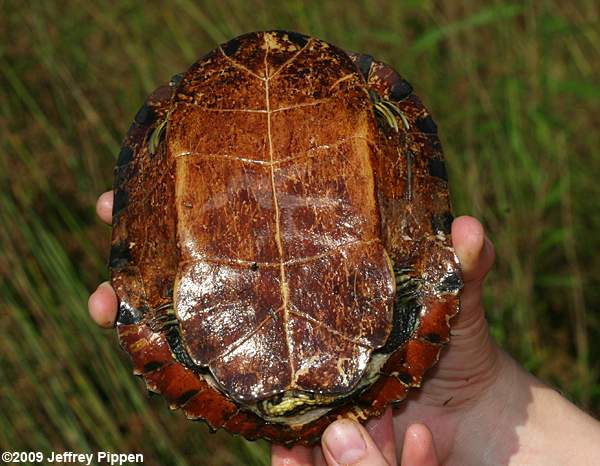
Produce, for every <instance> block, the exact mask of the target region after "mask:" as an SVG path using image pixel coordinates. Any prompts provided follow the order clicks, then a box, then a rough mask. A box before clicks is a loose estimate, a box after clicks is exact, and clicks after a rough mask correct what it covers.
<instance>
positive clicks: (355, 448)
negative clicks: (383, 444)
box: [321, 419, 395, 466]
mask: <svg viewBox="0 0 600 466" xmlns="http://www.w3.org/2000/svg"><path fill="white" fill-rule="evenodd" d="M389 428H390V429H391V428H392V426H391V424H390V426H389ZM321 445H322V448H323V456H324V457H325V460H326V461H327V464H328V465H329V466H338V465H339V466H341V465H356V466H363V465H364V466H366V465H369V466H388V465H389V464H395V461H394V462H393V463H389V462H388V461H387V459H386V458H385V456H384V455H383V453H382V452H381V450H379V448H377V445H376V444H375V442H374V441H373V439H372V438H371V436H370V435H369V433H368V432H367V430H366V429H365V428H364V427H363V426H361V425H360V424H359V423H358V422H354V421H351V420H349V419H341V420H339V421H335V422H334V423H333V424H330V425H329V427H327V429H326V430H325V432H324V433H323V438H322V439H321Z"/></svg>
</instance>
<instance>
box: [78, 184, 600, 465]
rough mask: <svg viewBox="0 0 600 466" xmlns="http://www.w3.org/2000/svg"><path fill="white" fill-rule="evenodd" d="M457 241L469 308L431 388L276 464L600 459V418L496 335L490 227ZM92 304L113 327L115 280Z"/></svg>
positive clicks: (460, 233)
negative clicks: (485, 289) (485, 302)
mask: <svg viewBox="0 0 600 466" xmlns="http://www.w3.org/2000/svg"><path fill="white" fill-rule="evenodd" d="M112 202H113V195H112V192H110V191H109V192H106V193H104V194H102V195H101V196H100V198H99V199H98V203H97V205H96V208H97V212H98V216H99V217H100V218H101V219H102V220H103V221H104V222H106V223H110V220H111V212H112ZM452 241H453V245H454V248H455V250H456V254H457V255H458V258H459V260H460V263H461V267H462V271H463V279H464V282H465V286H464V289H463V291H462V295H461V312H460V314H459V316H458V317H457V318H455V320H454V322H453V326H452V339H451V342H450V344H449V345H448V348H447V349H446V350H445V352H444V354H443V356H442V358H441V360H440V362H439V364H438V365H437V366H436V368H435V369H433V370H432V371H431V372H430V373H429V374H428V375H427V379H426V381H425V383H424V384H423V387H422V388H421V389H419V390H415V391H413V392H412V393H411V394H410V396H409V400H407V402H405V403H403V404H402V406H401V407H400V408H399V409H397V410H395V411H394V413H392V411H391V409H388V410H387V412H386V413H385V414H384V415H383V416H381V417H380V418H377V419H372V420H370V421H369V422H367V424H366V425H365V426H361V425H360V424H358V423H355V422H352V421H349V420H341V421H336V422H334V423H333V424H331V425H330V426H329V427H328V428H327V429H326V431H325V432H324V434H323V438H322V440H321V445H320V446H318V447H314V448H306V447H302V446H297V447H294V448H292V449H288V448H285V447H281V446H277V445H274V446H273V447H272V449H271V461H272V464H273V466H283V465H286V466H300V465H302V466H308V465H329V466H337V465H344V464H352V465H369V466H383V465H395V464H400V465H401V466H436V465H439V464H444V465H461V466H468V465H529V466H531V465H561V466H564V465H578V466H582V465H594V464H600V423H599V422H598V421H596V420H594V419H593V418H592V417H590V416H588V415H587V414H586V413H584V412H583V411H582V410H580V409H578V408H577V407H576V406H575V405H573V404H571V403H570V402H569V401H567V400H566V399H565V398H563V397H562V396H560V395H559V394H558V393H557V392H556V391H554V390H552V389H551V388H549V387H547V386H545V385H544V384H542V383H541V382H540V381H539V380H537V379H536V378H535V377H533V376H532V375H530V374H528V373H527V372H525V371H524V370H523V369H522V368H521V367H519V365H518V364H517V363H516V362H515V361H514V360H513V359H512V358H510V356H508V355H506V354H505V353H504V352H502V351H501V350H500V349H499V348H498V347H497V346H496V345H495V344H494V342H493V341H492V339H491V337H490V334H489V330H488V326H487V322H486V319H485V314H484V311H483V306H482V304H481V290H482V284H483V281H484V279H485V277H486V275H487V273H488V272H489V270H490V268H491V267H492V265H493V263H494V248H493V245H492V243H491V242H490V241H489V240H488V239H487V238H486V236H485V233H484V230H483V227H482V226H481V224H480V223H479V222H478V221H477V220H476V219H474V218H472V217H467V216H463V217H459V218H457V219H455V220H454V223H453V224H452ZM89 311H90V315H91V317H92V319H93V320H94V321H95V322H96V323H97V324H98V325H100V326H102V327H105V328H111V327H113V326H114V322H115V318H116V313H117V298H116V295H115V293H114V291H113V289H112V288H111V286H110V285H109V284H108V283H106V282H105V283H102V284H101V285H100V286H99V287H98V289H97V290H96V291H94V293H93V294H92V295H91V296H90V299H89Z"/></svg>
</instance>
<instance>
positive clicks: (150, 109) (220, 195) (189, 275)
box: [109, 31, 462, 445]
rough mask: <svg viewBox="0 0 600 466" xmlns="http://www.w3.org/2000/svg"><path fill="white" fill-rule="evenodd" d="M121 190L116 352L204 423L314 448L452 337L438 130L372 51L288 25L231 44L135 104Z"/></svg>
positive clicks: (114, 265)
mask: <svg viewBox="0 0 600 466" xmlns="http://www.w3.org/2000/svg"><path fill="white" fill-rule="evenodd" d="M381 102H383V103H384V105H387V106H389V108H391V109H392V110H393V111H392V110H390V114H389V115H387V118H386V120H385V122H384V123H385V124H381V122H378V120H377V119H376V112H375V109H374V104H375V103H381ZM386 108H388V107H386ZM166 122H168V124H167V123H166ZM163 127H164V130H162V129H161V128H163ZM152 135H154V136H155V137H154V138H153V137H152ZM150 140H151V144H150ZM114 187H115V200H114V210H113V238H112V243H111V244H112V247H111V254H110V259H109V266H110V268H111V283H112V285H113V287H114V289H115V291H116V293H117V296H118V298H119V312H118V318H117V331H118V333H119V340H120V342H121V346H122V347H123V348H124V349H125V350H126V351H127V352H128V353H129V354H130V355H131V357H132V360H133V366H134V373H135V374H137V375H140V376H142V377H143V378H144V380H145V382H146V385H147V387H148V389H149V390H151V391H154V392H157V393H160V394H161V395H162V396H163V397H164V398H165V399H166V401H167V402H168V404H169V406H170V407H171V408H179V409H181V410H182V411H183V412H184V413H185V415H186V416H187V417H188V418H189V419H193V420H202V421H204V422H206V423H207V424H208V426H209V428H210V429H211V430H216V429H219V428H224V429H226V430H229V431H231V432H233V433H238V434H241V435H243V436H244V437H245V438H247V439H258V438H262V439H266V440H269V441H271V442H275V443H280V444H285V445H292V444H295V443H301V444H304V445H314V444H315V443H317V442H318V440H319V438H320V435H321V434H322V432H323V431H324V429H325V428H326V427H327V425H328V424H330V423H331V422H333V421H334V420H335V419H338V418H339V417H348V418H352V419H357V420H359V421H360V422H365V421H366V420H367V419H369V418H370V417H374V416H379V415H381V414H382V413H383V412H384V411H385V409H386V408H387V407H388V406H390V405H396V404H397V403H399V402H400V401H401V400H402V399H404V397H405V396H406V394H407V391H408V390H409V389H411V388H413V387H418V386H419V385H420V384H421V382H422V380H423V376H424V373H425V371H426V370H427V369H428V368H429V367H431V366H432V365H433V364H434V363H435V362H436V361H437V359H438V357H439V355H440V351H441V349H442V347H443V345H444V344H445V343H446V342H447V341H448V338H449V335H450V328H449V320H450V319H451V317H453V316H454V315H456V313H457V311H458V307H459V300H458V296H457V295H458V292H459V291H460V288H461V286H462V281H461V277H460V270H459V267H458V262H457V260H456V256H455V255H454V253H453V252H452V249H451V237H450V234H449V233H450V227H451V223H452V214H451V210H450V202H449V197H448V186H447V171H446V166H445V164H444V161H443V155H442V151H441V144H440V142H439V138H438V136H437V126H436V125H435V122H434V121H433V119H432V118H431V116H430V115H429V113H428V111H427V110H426V108H425V107H424V106H423V104H422V103H421V101H420V100H419V98H418V97H417V96H416V95H415V94H414V92H413V88H412V86H411V85H410V84H409V83H408V81H406V80H405V79H404V78H402V77H401V76H400V75H399V74H398V73H397V72H395V71H394V70H393V69H392V68H391V67H389V66H388V65H386V64H384V63H381V62H379V61H376V60H374V59H373V58H372V57H370V56H369V55H361V54H357V53H346V52H344V51H343V50H341V49H339V48H337V47H335V46H333V45H331V44H328V43H326V42H324V41H321V40H319V39H315V38H311V37H308V36H305V35H303V34H298V33H293V32H287V31H266V32H259V33H250V34H245V35H243V36H240V37H237V38H235V39H233V40H231V41H229V42H227V43H224V44H222V45H221V46H220V47H217V48H216V49H215V50H213V51H211V52H209V53H208V54H206V55H204V56H203V57H202V58H200V59H199V60H198V61H197V62H196V63H194V64H193V65H192V66H191V67H190V68H189V69H188V70H187V71H186V72H185V73H181V74H179V75H176V76H174V78H172V80H171V82H170V83H169V85H166V86H161V87H160V88H158V89H157V90H156V91H155V92H154V93H153V94H152V95H151V96H150V97H149V98H148V100H147V102H146V103H145V104H144V105H143V106H142V107H141V109H140V110H139V111H138V113H137V114H136V116H135V118H134V123H133V124H132V126H131V127H130V129H129V132H128V134H127V137H126V138H125V141H124V143H123V145H122V148H121V151H120V153H119V157H118V161H117V167H116V169H115V181H114Z"/></svg>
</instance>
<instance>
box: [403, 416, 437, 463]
mask: <svg viewBox="0 0 600 466" xmlns="http://www.w3.org/2000/svg"><path fill="white" fill-rule="evenodd" d="M439 464H440V463H439V461H438V459H437V454H436V451H435V445H434V443H433V436H432V435H431V431H430V430H429V429H428V428H427V426H425V425H423V424H413V425H411V426H409V427H408V429H406V433H405V434H404V445H403V446H402V460H401V462H400V465H401V466H438V465H439Z"/></svg>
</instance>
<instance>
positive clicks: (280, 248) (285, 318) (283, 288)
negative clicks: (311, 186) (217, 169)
mask: <svg viewBox="0 0 600 466" xmlns="http://www.w3.org/2000/svg"><path fill="white" fill-rule="evenodd" d="M264 40H265V47H266V51H265V76H266V77H268V75H269V65H268V61H267V58H268V56H269V42H268V40H267V36H266V34H265V36H264ZM265 99H266V102H265V104H266V108H267V136H268V140H269V162H270V164H271V165H270V171H271V189H272V190H273V207H274V209H275V244H276V245H277V251H278V253H279V270H280V279H281V299H282V305H281V306H282V311H283V312H282V316H283V328H284V332H285V340H286V344H287V349H288V358H291V357H292V342H291V338H290V329H289V309H288V299H289V296H288V295H289V289H288V284H287V280H286V276H285V264H284V262H283V243H282V241H281V229H280V228H281V226H280V220H279V203H278V201H277V191H276V189H275V167H274V165H273V138H272V137H271V113H272V112H271V103H270V101H269V80H268V79H265ZM290 372H291V374H290V378H291V380H292V381H293V380H294V377H295V374H294V372H295V370H294V365H293V364H292V363H291V359H290Z"/></svg>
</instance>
